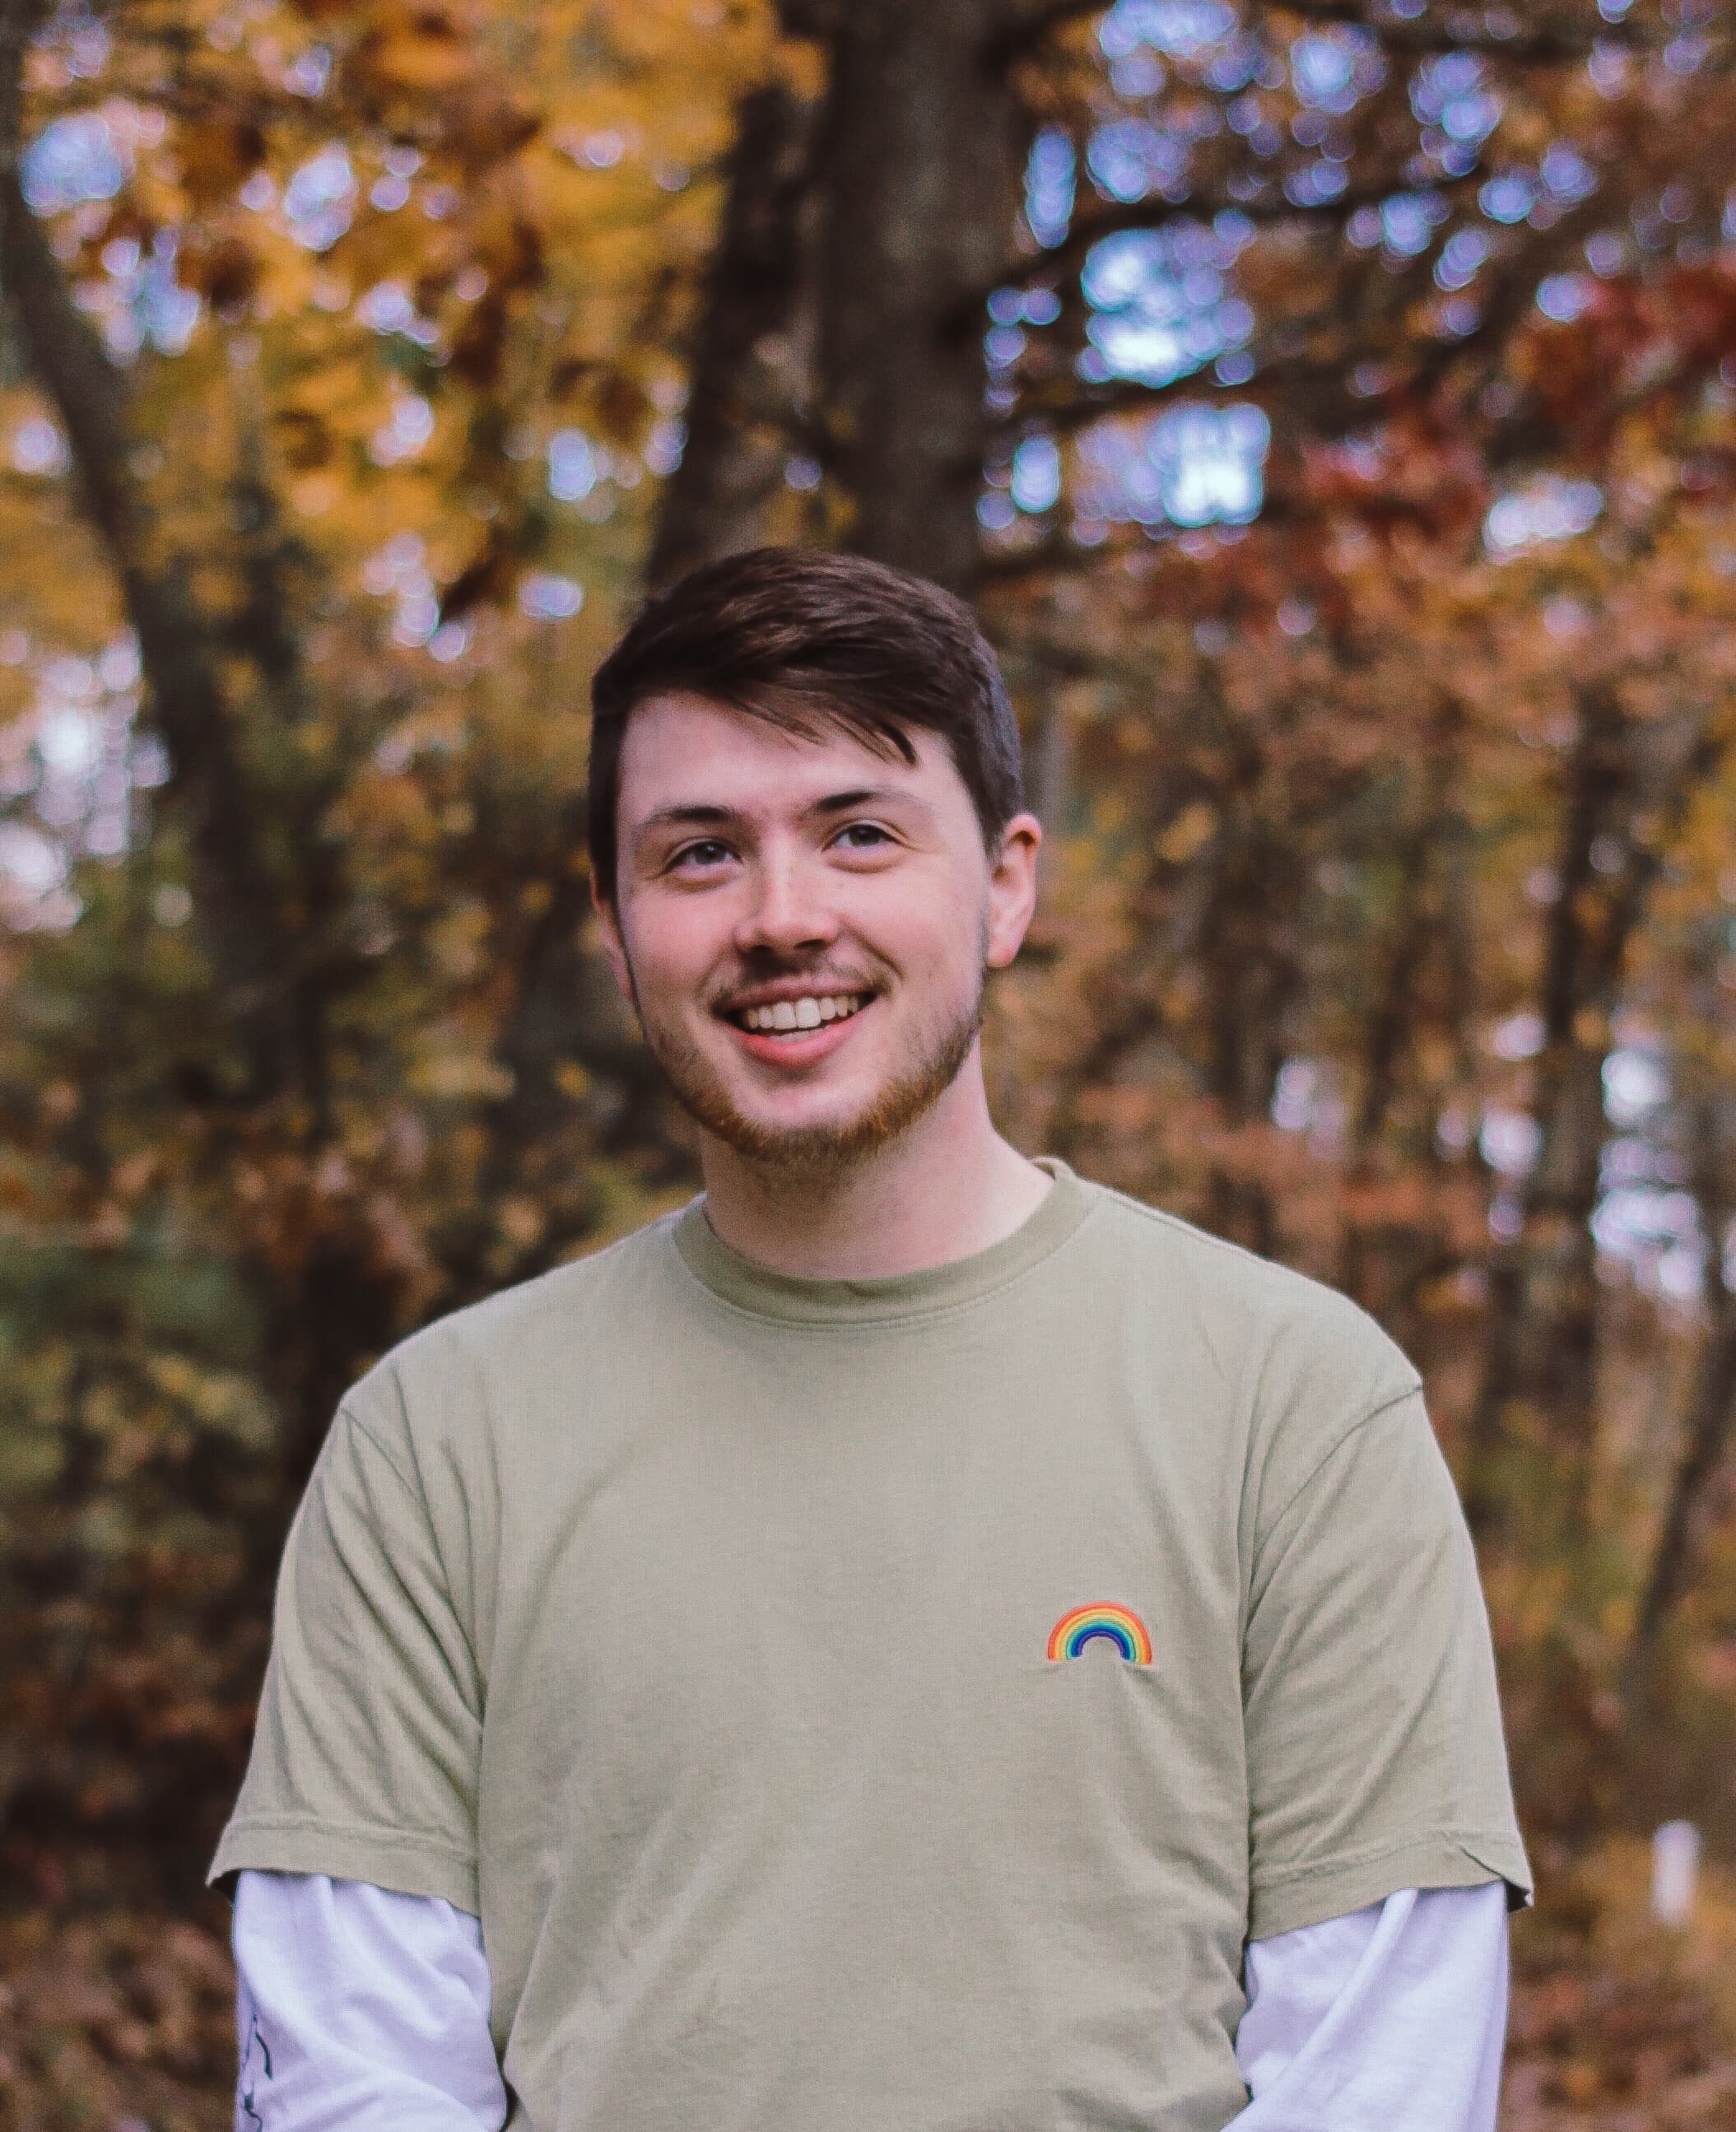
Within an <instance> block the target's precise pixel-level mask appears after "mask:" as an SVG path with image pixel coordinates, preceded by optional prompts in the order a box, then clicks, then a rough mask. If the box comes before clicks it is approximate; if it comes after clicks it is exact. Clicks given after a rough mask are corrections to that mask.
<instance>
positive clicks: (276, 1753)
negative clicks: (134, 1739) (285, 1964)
mask: <svg viewBox="0 0 1736 2132" xmlns="http://www.w3.org/2000/svg"><path fill="white" fill-rule="evenodd" d="M481 1739H482V1683H481V1678H480V1673H479V1669H478V1667H477V1661H476V1656H475V1653H474V1651H473V1649H472V1643H471V1640H470V1638H469V1636H468V1635H467V1633H466V1630H465V1627H464V1625H463V1622H462V1621H461V1620H460V1618H459V1614H458V1609H457V1608H456V1607H455V1606H454V1605H453V1597H452V1593H451V1589H450V1581H449V1579H448V1577H447V1575H446V1573H445V1571H444V1566H443V1563H442V1560H441V1555H440V1550H439V1546H438V1544H437V1542H436V1539H435V1534H434V1529H433V1525H432V1521H431V1520H430V1518H429V1513H428V1507H427V1505H426V1503H425V1501H424V1499H423V1496H422V1494H421V1491H420V1488H419V1486H418V1485H417V1483H416V1481H415V1476H414V1472H413V1469H410V1467H409V1466H408V1462H406V1461H404V1460H402V1459H401V1458H397V1459H395V1458H394V1457H391V1456H390V1455H389V1454H388V1453H387V1451H386V1449H385V1448H383V1446H382V1444H381V1442H380V1440H379V1439H378V1438H376V1436H375V1435H373V1434H372V1433H370V1431H369V1430H368V1429H367V1427H366V1426H365V1425H364V1424H362V1422H361V1421H360V1420H359V1419H357V1416H356V1415H355V1414H354V1413H352V1411H351V1410H350V1409H348V1407H345V1408H342V1409H339V1412H338V1418H337V1419H336V1421H335V1422H334V1423H333V1427H332V1429H331V1431H330V1433H329V1434H328V1437H327V1438H326V1441H325V1443H324V1446H323V1448H322V1449H321V1452H320V1455H319V1461H318V1462H317V1464H316V1465H315V1467H314V1474H313V1477H312V1479H311V1480H310V1481H309V1484H308V1489H307V1493H306V1495H305V1496H304V1497H303V1499H302V1502H301V1505H300V1509H299V1510H297V1512H296V1515H295V1522H294V1524H293V1525H292V1526H291V1527H290V1537H289V1541H288V1544H287V1546H286V1548H285V1553H284V1560H283V1567H282V1570H281V1573H280V1576H279V1578H278V1584H277V1597H276V1607H275V1610H274V1612H273V1616H272V1629H271V1658H270V1661H269V1663H268V1664H267V1666H266V1678H265V1685H264V1688H263V1691H262V1693H261V1700H260V1707H259V1718H258V1723H257V1726H256V1729H255V1732H254V1737H253V1748H252V1756H251V1759H250V1760H249V1762H248V1765H247V1775H246V1778H245V1779H244V1780H243V1783H242V1789H241V1796H240V1798H239V1799H238V1800H237V1803H236V1808H235V1811H234V1813H233V1816H232V1817H231V1818H230V1821H229V1824H228V1827H227V1828H226V1829H225V1830H224V1831H223V1837H222V1840H221V1841H220V1842H219V1844H218V1850H217V1855H216V1856H215V1858H214V1859H213V1861H212V1865H211V1869H210V1875H209V1877H210V1879H211V1880H220V1879H222V1878H223V1877H224V1876H226V1875H230V1874H233V1873H235V1872H237V1871H238V1870H240V1869H242V1867H255V1868H259V1869H261V1870H268V1871H276V1872H287V1873H322V1874H325V1875H329V1876H330V1877H331V1878H332V1879H333V1880H365V1881H369V1882H372V1884H373V1885H376V1886H377V1887H382V1888H387V1889H391V1890H397V1891H398V1892H400V1893H402V1894H413V1895H434V1896H442V1897H444V1899H446V1900H447V1901H448V1902H450V1903H452V1904H455V1905H456V1906H457V1907H458V1908H459V1909H465V1910H468V1911H470V1912H472V1914H474V1913H475V1912H476V1910H477V1863H476V1857H477V1853H476V1787H477V1762H478V1755H479V1751H480V1745H481Z"/></svg>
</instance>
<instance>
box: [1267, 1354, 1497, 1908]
mask: <svg viewBox="0 0 1736 2132" xmlns="http://www.w3.org/2000/svg"><path fill="white" fill-rule="evenodd" d="M1243 1701H1244V1715H1245V1725H1246V1740H1247V1756H1248V1784H1249V1938H1251V1939H1265V1938H1271V1937H1273V1935H1274V1934H1276V1933H1282V1932H1288V1931H1291V1930H1293V1929H1295V1928H1297V1927H1300V1926H1302V1925H1308V1924H1313V1923H1318V1922H1320V1921H1321V1920H1322V1919H1324V1918H1331V1917H1338V1916H1342V1915H1344V1914H1346V1913H1347V1912H1350V1911H1352V1910H1357V1909H1364V1908H1365V1907H1366V1906H1367V1905H1369V1904H1373V1903H1378V1902H1381V1901H1383V1900H1384V1899H1385V1898H1386V1897H1387V1896H1388V1895H1389V1894H1394V1893H1396V1892H1397V1891H1398V1890H1400V1889H1403V1888H1441V1887H1460V1886H1472V1885H1478V1884H1479V1883H1483V1882H1486V1881H1489V1880H1497V1879H1499V1880H1505V1881H1506V1882H1507V1883H1508V1889H1509V1901H1510V1902H1513V1903H1515V1904H1516V1903H1518V1902H1519V1901H1521V1900H1523V1899H1524V1898H1525V1896H1526V1895H1527V1894H1528V1892H1529V1890H1530V1887H1531V1875H1530V1870H1529V1868H1528V1866H1527V1862H1526V1858H1525V1852H1524V1848H1523V1844H1522V1842H1521V1841H1520V1837H1519V1832H1518V1825H1517V1823H1516V1822H1515V1819H1514V1816H1513V1794H1512V1789H1511V1785H1510V1784H1509V1781H1508V1769H1507V1755H1506V1748H1505V1744H1504V1742H1503V1736H1502V1727H1501V1712H1500V1704H1499V1698H1498V1696H1497V1692H1496V1685H1495V1671H1494V1652H1493V1649H1492V1647H1491V1644H1490V1640H1489V1618H1488V1615H1487V1613H1486V1611H1485V1610H1484V1604H1483V1595H1482V1591H1481V1588H1480V1587H1479V1583H1478V1581H1477V1568H1476V1561H1475V1555H1474V1553H1473V1552H1472V1549H1471V1544H1470V1534H1469V1533H1468V1531H1467V1530H1466V1529H1465V1520H1464V1516H1463V1514H1462V1512H1461V1510H1460V1505H1459V1499H1458V1495H1457V1492H1456V1491H1455V1488H1454V1486H1453V1481H1452V1477H1451V1474H1450V1473H1449V1472H1448V1471H1447V1468H1446V1461H1445V1460H1444V1459H1443V1458H1442V1457H1441V1451H1440V1448H1439V1446H1438V1445H1437V1443H1436V1441H1435V1435H1434V1431H1433V1429H1431V1426H1430V1424H1429V1420H1428V1416H1427V1413H1426V1411H1425V1409H1424V1406H1423V1402H1422V1395H1421V1393H1420V1392H1418V1391H1417V1390H1408V1391H1406V1392H1403V1393H1401V1394H1399V1395H1396V1396H1394V1397H1393V1398H1391V1399H1389V1400H1387V1401H1386V1402H1385V1403H1384V1404H1383V1405H1380V1406H1379V1408H1378V1409H1376V1410H1374V1411H1373V1412H1372V1413H1370V1414H1368V1415H1367V1416H1366V1417H1365V1418H1364V1419H1362V1420H1360V1422H1358V1423H1356V1424H1354V1425H1353V1426H1352V1427H1350V1429H1349V1430H1348V1431H1347V1432H1346V1433H1344V1434H1343V1435H1341V1436H1340V1438H1339V1439H1338V1440H1337V1441H1336V1443H1334V1444H1333V1445H1332V1446H1331V1448H1330V1449H1329V1450H1327V1451H1326V1453H1325V1454H1324V1455H1323V1456H1322V1457H1321V1458H1320V1459H1319V1461H1318V1462H1317V1463H1316V1465H1315V1466H1314V1467H1313V1469H1312V1472H1309V1473H1308V1474H1307V1477H1306V1478H1304V1479H1303V1480H1302V1481H1301V1482H1300V1484H1299V1485H1298V1486H1297V1488H1296V1490H1295V1491H1294V1493H1293V1494H1292V1496H1290V1498H1289V1500H1288V1501H1287V1502H1285V1503H1283V1504H1282V1505H1278V1506H1276V1507H1275V1510H1274V1514H1273V1516H1272V1518H1271V1520H1270V1523H1269V1525H1268V1526H1267V1529H1265V1530H1264V1532H1263V1533H1262V1534H1260V1535H1259V1538H1258V1540H1257V1543H1256V1546H1255V1550H1254V1559H1253V1566H1252V1575H1251V1578H1250V1582H1249V1594H1248V1611H1247V1621H1246V1629H1245V1631H1244V1640H1243Z"/></svg>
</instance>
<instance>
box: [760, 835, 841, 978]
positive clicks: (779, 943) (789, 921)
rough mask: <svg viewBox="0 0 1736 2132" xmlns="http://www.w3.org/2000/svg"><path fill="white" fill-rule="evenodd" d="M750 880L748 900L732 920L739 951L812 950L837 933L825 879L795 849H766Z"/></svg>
mask: <svg viewBox="0 0 1736 2132" xmlns="http://www.w3.org/2000/svg"><path fill="white" fill-rule="evenodd" d="M749 881H750V884H751V886H750V889H749V896H748V901H747V905H746V908H745V909H744V910H743V911H742V913H741V917H740V918H739V919H738V920H737V921H736V934H735V944H736V953H738V954H741V955H744V956H746V955H752V954H754V953H756V952H757V953H760V954H761V955H765V954H775V955H800V954H803V953H814V952H815V951H816V950H818V949H822V948H829V947H830V946H831V945H832V942H833V941H834V940H836V939H837V937H838V921H837V917H836V916H835V915H833V913H832V910H831V909H830V907H829V903H828V900H827V897H826V896H825V893H824V888H823V884H822V881H820V880H819V879H818V877H817V875H816V872H815V870H814V869H813V868H812V867H808V866H807V865H804V864H803V860H802V857H800V856H799V855H798V854H796V853H783V854H779V853H767V854H765V856H764V857H762V858H761V860H760V863H759V864H758V865H757V866H755V867H753V868H752V869H751V873H750V876H749Z"/></svg>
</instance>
